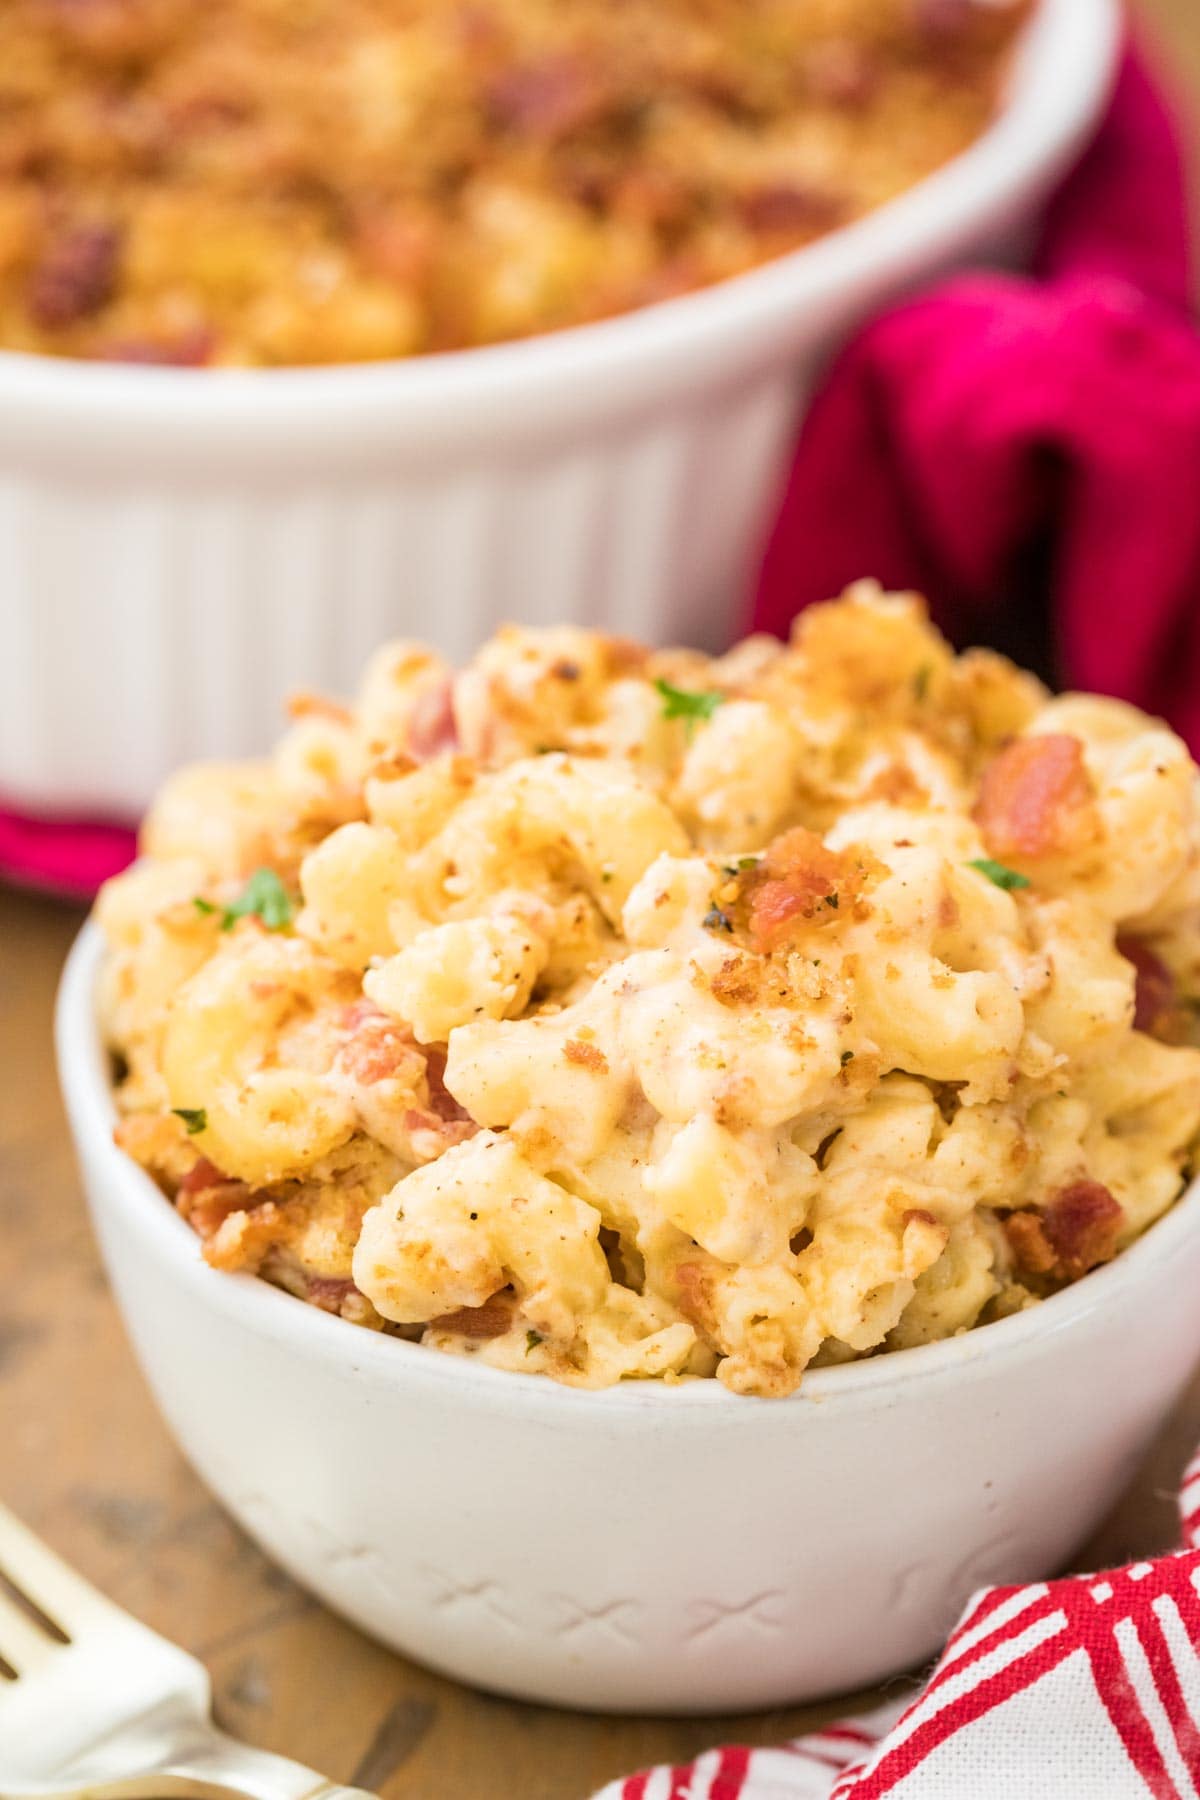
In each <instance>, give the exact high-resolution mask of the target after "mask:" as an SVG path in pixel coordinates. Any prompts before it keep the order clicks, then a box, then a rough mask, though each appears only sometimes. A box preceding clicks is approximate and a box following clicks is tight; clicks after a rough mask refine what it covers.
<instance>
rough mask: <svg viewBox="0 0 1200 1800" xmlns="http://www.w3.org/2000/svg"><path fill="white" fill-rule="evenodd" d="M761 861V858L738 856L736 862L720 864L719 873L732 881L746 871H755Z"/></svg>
mask: <svg viewBox="0 0 1200 1800" xmlns="http://www.w3.org/2000/svg"><path fill="white" fill-rule="evenodd" d="M761 861H762V857H761V856H739V857H738V859H737V861H736V862H731V863H722V865H721V871H722V873H723V874H725V875H728V877H729V879H730V880H731V881H732V880H733V879H734V878H735V877H736V876H738V875H744V874H745V873H746V870H747V869H757V867H758V865H759V863H760V862H761Z"/></svg>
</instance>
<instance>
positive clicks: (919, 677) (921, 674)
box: [913, 663, 933, 702]
mask: <svg viewBox="0 0 1200 1800" xmlns="http://www.w3.org/2000/svg"><path fill="white" fill-rule="evenodd" d="M932 674H933V670H932V668H931V667H930V665H929V664H928V663H922V664H921V666H920V668H919V669H918V670H917V672H916V674H915V675H914V676H913V698H914V700H917V701H918V702H919V701H921V700H923V699H924V698H925V696H926V694H927V693H928V692H929V677H930V676H931V675H932Z"/></svg>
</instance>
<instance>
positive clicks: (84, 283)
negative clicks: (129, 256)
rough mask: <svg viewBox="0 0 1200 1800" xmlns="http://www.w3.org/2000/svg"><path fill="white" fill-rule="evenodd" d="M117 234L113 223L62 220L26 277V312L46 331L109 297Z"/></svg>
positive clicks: (114, 272)
mask: <svg viewBox="0 0 1200 1800" xmlns="http://www.w3.org/2000/svg"><path fill="white" fill-rule="evenodd" d="M120 248H121V234H120V232H119V231H118V230H117V228H116V227H115V226H113V225H94V224H77V225H69V226H66V227H65V228H64V229H63V230H61V231H59V232H58V233H57V234H56V235H55V236H54V237H53V238H52V239H51V241H50V243H49V245H48V246H47V248H46V250H45V251H44V253H43V255H42V256H41V258H40V260H39V261H38V262H37V264H36V265H35V266H34V268H33V271H32V272H31V274H30V277H29V291H28V301H29V311H30V315H31V317H32V318H33V319H34V320H35V321H36V322H37V324H39V325H43V326H45V327H46V329H47V330H48V331H58V330H61V329H62V328H63V327H64V326H67V325H74V324H76V323H77V322H78V321H79V320H80V319H86V318H87V317H88V316H89V315H90V314H91V313H95V312H99V310H100V308H101V307H102V306H104V305H105V304H106V302H107V301H108V300H110V299H111V298H112V294H113V289H114V288H115V286H116V280H117V258H118V255H119V252H120Z"/></svg>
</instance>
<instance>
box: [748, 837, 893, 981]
mask: <svg viewBox="0 0 1200 1800" xmlns="http://www.w3.org/2000/svg"><path fill="white" fill-rule="evenodd" d="M869 874H870V871H869V869H868V868H867V865H866V863H865V861H863V860H862V859H861V858H859V857H857V856H855V855H853V854H852V853H851V852H849V851H844V850H830V849H828V848H827V846H826V845H825V844H823V843H822V842H821V840H820V838H819V837H817V836H816V834H815V833H814V832H811V831H808V830H806V829H805V827H804V826H803V825H798V826H797V827H796V828H795V829H794V830H793V831H785V832H784V833H783V835H782V837H777V838H776V839H775V840H774V842H773V843H772V844H770V845H768V847H767V851H766V854H765V855H764V856H763V858H762V860H761V862H759V863H758V864H756V865H755V867H754V868H753V869H751V870H749V871H747V872H746V874H744V875H743V876H742V877H741V887H742V892H743V893H744V894H746V895H748V905H747V921H748V928H749V933H750V944H751V948H752V949H754V950H757V951H758V952H759V953H760V954H762V955H768V954H769V953H770V952H771V951H772V950H776V949H778V948H779V946H780V945H781V944H782V943H784V941H785V940H786V939H787V937H788V935H789V933H790V932H791V931H792V929H793V927H795V926H796V925H798V924H801V923H803V922H804V921H807V920H814V921H816V922H818V923H820V924H828V923H829V921H830V920H832V919H836V918H838V917H841V916H844V912H845V911H847V910H849V909H850V908H851V907H852V906H853V905H854V904H855V902H856V901H857V900H858V899H859V897H860V895H861V894H862V892H863V889H864V887H865V886H866V883H867V880H868V877H869Z"/></svg>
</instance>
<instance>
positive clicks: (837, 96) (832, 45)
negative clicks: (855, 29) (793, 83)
mask: <svg viewBox="0 0 1200 1800" xmlns="http://www.w3.org/2000/svg"><path fill="white" fill-rule="evenodd" d="M880 73H881V69H880V64H879V59H878V57H877V56H873V55H872V52H871V51H870V50H869V49H868V48H867V46H866V45H865V44H856V43H855V42H854V40H853V39H852V38H830V39H828V40H827V41H825V42H824V43H818V44H814V45H813V47H812V49H811V50H809V51H808V53H807V54H806V56H805V58H804V61H803V63H802V65H801V74H802V78H803V81H804V85H805V88H806V89H807V90H808V92H809V93H810V94H811V95H812V96H813V98H814V99H816V100H823V101H824V102H825V103H826V104H827V105H830V106H843V107H849V108H858V107H861V106H866V104H867V103H868V101H870V100H871V99H873V98H874V95H875V93H876V90H877V89H878V86H879V78H880Z"/></svg>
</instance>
